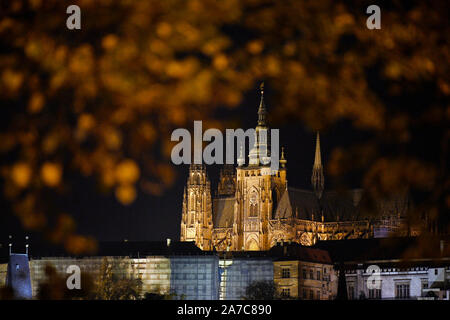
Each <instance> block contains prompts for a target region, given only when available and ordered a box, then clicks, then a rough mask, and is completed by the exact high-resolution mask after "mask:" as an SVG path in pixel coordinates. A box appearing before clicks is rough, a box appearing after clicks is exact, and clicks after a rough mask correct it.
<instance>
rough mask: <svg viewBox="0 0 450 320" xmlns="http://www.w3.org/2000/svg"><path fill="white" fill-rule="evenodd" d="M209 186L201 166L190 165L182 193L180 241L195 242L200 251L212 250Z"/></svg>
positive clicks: (203, 168)
mask: <svg viewBox="0 0 450 320" xmlns="http://www.w3.org/2000/svg"><path fill="white" fill-rule="evenodd" d="M211 203H212V202H211V184H210V181H209V179H208V176H207V174H206V168H205V166H204V165H202V164H191V165H190V167H189V177H188V180H187V184H186V187H185V189H184V193H183V212H182V217H181V232H180V240H181V241H195V244H196V245H197V246H198V247H199V248H200V249H202V250H211V249H212V245H211V244H212V243H211V239H212V229H213V223H212V205H211Z"/></svg>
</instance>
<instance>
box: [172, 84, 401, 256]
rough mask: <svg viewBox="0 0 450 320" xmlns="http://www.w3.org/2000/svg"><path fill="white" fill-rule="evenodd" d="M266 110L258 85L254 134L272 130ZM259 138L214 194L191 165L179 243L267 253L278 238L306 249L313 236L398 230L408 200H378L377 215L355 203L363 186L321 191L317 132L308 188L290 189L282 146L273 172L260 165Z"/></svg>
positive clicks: (349, 236) (229, 168) (202, 168)
mask: <svg viewBox="0 0 450 320" xmlns="http://www.w3.org/2000/svg"><path fill="white" fill-rule="evenodd" d="M266 115H267V111H266V106H265V103H264V91H263V88H262V89H261V102H260V105H259V108H258V122H257V127H256V132H259V131H260V130H270V129H269V127H268V125H267V120H266ZM258 140H259V139H255V144H254V146H253V147H252V148H251V149H250V151H249V156H248V161H246V158H244V157H243V155H242V153H241V155H240V156H239V157H238V159H237V163H238V166H237V167H233V166H232V165H224V167H223V169H222V170H221V173H220V181H219V183H218V187H217V192H216V193H215V194H216V195H215V196H214V197H213V196H212V195H211V183H210V181H209V179H208V175H207V172H206V168H205V166H204V165H202V164H192V165H191V166H190V169H189V177H188V179H187V184H186V187H185V190H184V194H183V209H182V210H183V212H182V219H181V236H180V239H181V241H194V242H195V243H196V245H197V246H198V247H199V248H201V249H203V250H213V249H216V250H219V251H222V250H227V249H228V250H232V251H247V250H269V249H270V248H271V247H273V246H274V245H276V244H277V243H278V242H297V243H300V244H302V245H307V246H310V245H313V244H314V243H315V242H316V241H318V240H341V239H356V238H372V237H378V236H386V235H387V234H388V233H389V232H391V231H398V230H400V229H402V228H403V226H404V224H403V222H402V221H403V217H404V216H405V215H406V210H407V209H408V206H409V201H408V198H407V197H396V198H393V199H389V200H383V201H379V202H378V203H377V211H378V212H377V215H376V217H377V218H376V219H374V217H373V216H370V215H369V214H367V213H366V212H364V210H363V209H362V206H361V205H360V202H361V198H362V196H363V190H362V189H353V190H348V191H346V192H344V193H338V192H335V191H327V190H325V188H324V174H323V166H322V161H321V153H320V136H319V133H317V138H316V149H315V157H314V164H313V169H312V176H311V183H312V190H302V189H297V188H292V187H290V186H288V181H287V160H286V158H285V155H284V152H283V151H282V152H281V156H280V157H279V162H280V165H279V169H278V170H276V171H275V172H274V171H272V172H271V171H270V167H269V166H270V164H269V165H263V164H262V163H260V162H259V157H258V156H259V151H260V149H261V147H264V148H267V145H265V146H262V144H263V142H264V141H258ZM269 143H270V142H269ZM267 149H270V148H267Z"/></svg>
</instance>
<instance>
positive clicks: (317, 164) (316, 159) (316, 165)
mask: <svg viewBox="0 0 450 320" xmlns="http://www.w3.org/2000/svg"><path fill="white" fill-rule="evenodd" d="M321 158H322V157H321V155H320V135H319V131H317V135H316V155H315V157H314V168H321V167H322V159H321Z"/></svg>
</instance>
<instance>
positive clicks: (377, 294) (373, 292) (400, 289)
mask: <svg viewBox="0 0 450 320" xmlns="http://www.w3.org/2000/svg"><path fill="white" fill-rule="evenodd" d="M427 286H428V285H426V287H427ZM424 287H425V285H423V287H422V288H424ZM348 298H349V299H350V300H354V299H356V298H361V297H356V295H355V288H354V287H353V286H349V287H348ZM368 298H369V299H381V289H369V297H368ZM395 298H396V299H409V298H410V292H409V284H407V283H401V284H396V285H395Z"/></svg>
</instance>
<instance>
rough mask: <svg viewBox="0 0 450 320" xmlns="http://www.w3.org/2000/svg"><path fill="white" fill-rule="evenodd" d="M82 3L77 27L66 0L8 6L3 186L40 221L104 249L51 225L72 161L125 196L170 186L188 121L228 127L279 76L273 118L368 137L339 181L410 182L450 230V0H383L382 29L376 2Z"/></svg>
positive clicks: (345, 155)
mask: <svg viewBox="0 0 450 320" xmlns="http://www.w3.org/2000/svg"><path fill="white" fill-rule="evenodd" d="M73 2H74V3H77V4H78V5H79V6H80V8H81V11H82V23H81V29H80V30H66V28H65V25H66V18H67V16H66V15H65V14H64V12H65V9H66V6H67V4H66V3H65V2H63V1H59V0H48V1H26V0H11V1H7V2H6V3H2V5H1V6H2V14H1V16H0V39H1V47H2V50H1V53H0V70H1V71H0V103H1V104H2V107H3V110H5V111H4V116H3V117H2V126H1V130H0V151H1V152H3V153H4V154H5V157H2V160H1V168H2V170H1V174H2V185H3V191H4V194H5V196H6V197H7V198H8V199H9V200H10V202H11V204H12V208H13V210H14V212H15V213H16V214H17V215H18V216H19V218H20V219H21V221H22V223H23V225H24V226H25V227H27V228H30V229H37V230H46V231H47V232H48V233H49V234H50V236H51V238H52V239H54V241H56V242H63V243H64V244H66V247H67V249H68V250H69V251H77V252H78V251H86V250H92V247H93V245H92V239H86V238H85V237H80V236H76V233H75V228H74V222H73V221H72V220H71V219H70V215H66V214H64V215H63V218H61V219H59V218H58V219H56V220H57V223H55V224H51V223H50V220H51V219H50V218H49V216H53V215H60V214H61V211H60V209H58V207H55V206H54V204H52V201H51V200H52V199H53V198H54V197H55V195H58V196H61V195H63V194H64V193H65V192H67V186H68V183H67V179H68V177H69V176H70V175H71V173H72V172H77V173H82V174H83V175H86V176H94V177H96V178H97V180H98V182H99V185H100V187H101V189H102V190H107V191H111V192H114V194H115V195H116V197H117V199H118V200H119V201H120V202H121V203H122V204H124V205H127V204H130V203H132V202H133V201H134V199H135V197H136V187H140V188H142V190H144V191H147V192H149V193H152V194H160V193H161V192H163V191H164V189H165V188H166V187H167V186H169V185H170V184H171V183H173V181H174V172H173V170H172V168H171V167H170V165H169V164H168V162H169V157H170V151H171V147H172V145H173V144H172V142H170V133H171V132H172V130H173V129H174V128H178V127H188V126H189V125H190V124H192V120H195V119H202V120H203V121H204V126H205V127H206V126H213V127H216V128H222V127H223V125H224V124H223V123H220V122H217V121H216V120H214V117H213V116H212V115H213V113H214V112H215V111H216V110H217V109H218V108H219V107H225V108H235V107H236V106H237V105H239V103H240V102H241V101H242V96H243V94H244V93H245V92H247V91H248V90H250V89H253V88H255V87H256V86H257V82H259V81H260V80H261V79H265V80H266V81H267V82H268V83H269V85H270V88H271V89H272V90H273V92H274V99H276V101H277V103H276V105H277V109H276V110H274V112H273V119H272V120H273V123H275V124H280V123H285V122H289V121H299V122H301V123H303V124H304V125H305V126H306V127H308V128H310V129H311V130H318V129H320V130H322V131H324V130H325V131H326V130H327V129H329V128H332V127H333V126H335V125H337V124H341V123H345V124H346V125H347V126H350V127H352V128H354V129H355V130H357V132H358V135H359V136H362V137H365V139H364V141H362V142H361V143H357V144H355V145H351V146H347V147H340V148H337V149H336V150H334V152H333V154H332V157H331V161H330V163H329V164H328V170H327V172H328V173H329V174H330V175H332V176H333V177H334V178H335V179H337V180H338V182H339V180H340V179H341V177H343V176H344V175H345V174H346V173H349V172H353V171H355V170H360V171H363V172H365V174H364V177H363V179H362V181H361V182H362V186H363V187H364V189H365V190H366V191H367V197H365V199H366V200H367V203H368V204H371V201H370V200H371V199H376V198H380V197H385V196H387V195H391V194H396V193H398V194H404V193H409V194H410V195H412V196H413V198H414V199H415V202H416V203H415V206H414V210H412V211H411V215H410V218H411V220H414V219H417V218H421V217H422V215H423V214H424V212H427V215H428V218H429V222H430V223H429V224H430V226H431V227H432V228H433V231H439V232H444V231H448V228H449V225H450V224H449V219H450V218H449V216H448V215H447V214H446V212H448V209H449V207H450V196H449V195H448V194H449V176H448V165H447V163H448V162H449V159H448V156H449V152H448V141H449V136H450V133H449V131H448V120H449V119H450V109H449V99H448V97H449V95H450V82H449V80H448V74H449V61H450V59H449V45H448V34H449V31H450V30H449V29H450V28H449V19H448V5H447V3H446V2H445V1H428V2H423V1H418V0H416V1H407V0H400V1H395V2H393V3H389V4H383V5H382V6H381V11H382V21H381V29H380V30H369V29H367V28H366V19H367V17H368V16H367V15H366V14H365V12H366V9H367V8H366V7H365V4H364V3H362V2H360V1H332V0H319V1H297V0H288V1H282V2H280V1H270V0H244V1H238V0H228V1H214V0H206V1H199V0H190V1H185V0H170V1H159V0H152V1H94V0H79V1H73ZM71 4H72V3H71ZM60 13H63V14H60ZM142 150H146V152H142ZM372 202H373V201H372ZM368 207H369V209H370V206H368ZM369 209H368V210H369ZM373 211H375V210H373Z"/></svg>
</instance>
